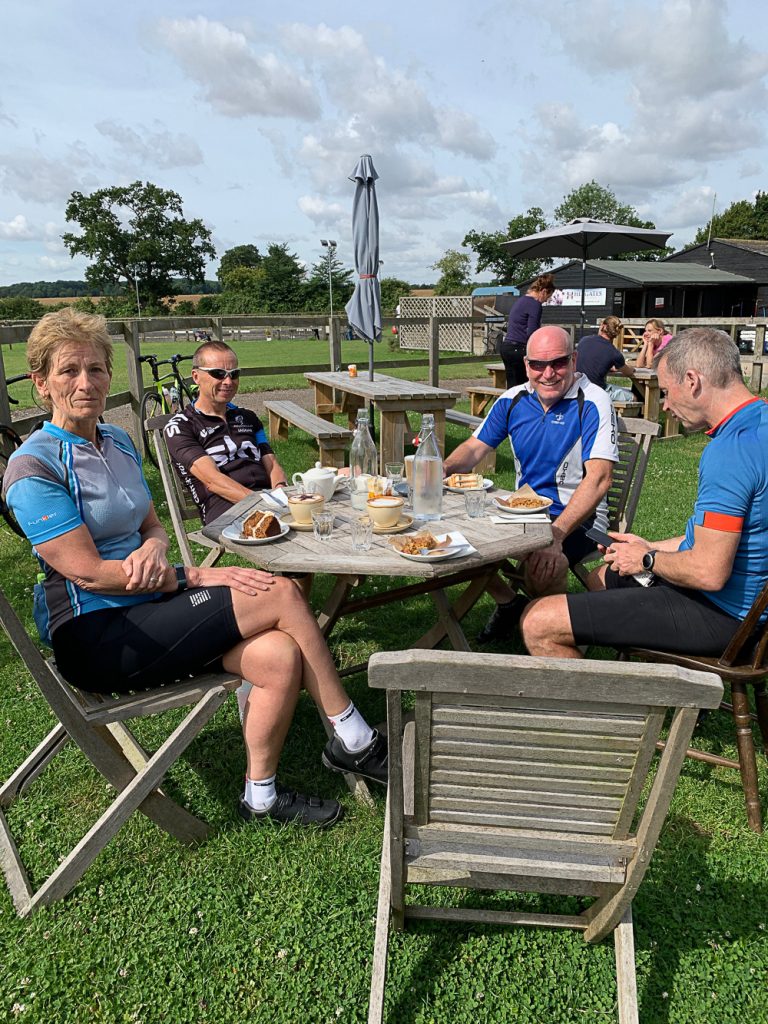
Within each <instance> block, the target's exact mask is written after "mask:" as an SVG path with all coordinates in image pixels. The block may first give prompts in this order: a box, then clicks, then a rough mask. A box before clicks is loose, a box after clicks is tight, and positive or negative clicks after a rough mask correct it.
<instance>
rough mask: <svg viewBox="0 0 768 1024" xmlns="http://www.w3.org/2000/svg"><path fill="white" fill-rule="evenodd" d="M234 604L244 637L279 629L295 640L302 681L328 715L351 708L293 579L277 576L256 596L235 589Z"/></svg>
mask: <svg viewBox="0 0 768 1024" xmlns="http://www.w3.org/2000/svg"><path fill="white" fill-rule="evenodd" d="M232 606H233V609H234V612H235V617H236V619H237V625H238V628H239V629H240V632H241V633H242V634H243V636H244V637H252V636H255V635H257V634H259V633H263V632H265V631H267V630H270V629H277V630H280V631H281V632H283V633H287V635H288V636H289V637H291V638H292V639H293V640H295V642H296V645H297V646H298V648H299V651H300V652H301V657H302V665H301V684H302V685H303V686H304V688H305V689H306V690H307V692H308V693H309V695H310V696H311V697H312V699H313V700H314V702H315V703H316V704H317V705H318V707H320V708H321V709H322V710H323V711H324V712H325V714H326V715H338V714H339V713H340V712H341V711H343V710H344V709H345V708H346V707H348V705H349V696H348V695H347V692H346V690H345V689H344V687H343V686H342V685H341V680H340V679H339V674H338V672H337V671H336V666H335V665H334V664H333V658H331V652H330V651H329V650H328V647H327V645H326V643H325V640H324V639H323V635H322V633H321V632H320V628H319V626H318V625H317V620H316V619H315V616H314V615H313V613H312V609H311V608H310V607H309V605H308V604H307V602H306V601H305V599H304V598H303V597H302V595H301V593H300V591H299V589H298V587H296V586H294V584H293V582H292V581H291V580H289V579H286V578H285V577H279V578H278V577H276V578H275V580H274V584H273V586H272V587H270V590H269V592H268V593H265V592H263V591H262V592H260V593H258V594H256V595H255V596H248V595H246V594H243V593H241V592H240V591H237V590H233V591H232ZM262 670H263V664H262ZM246 678H249V677H248V676H246ZM250 681H251V682H253V678H250Z"/></svg>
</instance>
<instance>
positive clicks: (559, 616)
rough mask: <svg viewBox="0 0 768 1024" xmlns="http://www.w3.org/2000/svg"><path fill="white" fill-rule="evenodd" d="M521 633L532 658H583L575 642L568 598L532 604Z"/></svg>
mask: <svg viewBox="0 0 768 1024" xmlns="http://www.w3.org/2000/svg"><path fill="white" fill-rule="evenodd" d="M520 630H521V632H522V634H523V641H524V642H525V646H526V647H527V648H528V651H529V653H530V654H536V655H541V656H543V657H548V658H581V657H583V655H582V653H581V651H580V650H579V649H578V647H577V646H576V641H575V640H574V638H573V633H572V631H571V619H570V616H569V614H568V601H567V599H566V597H565V595H564V594H558V595H556V596H554V597H542V598H540V599H539V600H537V601H532V602H531V604H529V605H528V607H527V608H526V609H525V611H524V612H523V615H522V618H521V619H520Z"/></svg>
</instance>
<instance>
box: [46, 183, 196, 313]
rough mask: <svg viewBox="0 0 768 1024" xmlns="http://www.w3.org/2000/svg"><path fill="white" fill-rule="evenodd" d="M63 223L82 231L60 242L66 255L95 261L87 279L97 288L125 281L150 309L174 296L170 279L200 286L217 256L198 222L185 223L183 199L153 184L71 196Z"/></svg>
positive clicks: (70, 234)
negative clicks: (207, 264)
mask: <svg viewBox="0 0 768 1024" xmlns="http://www.w3.org/2000/svg"><path fill="white" fill-rule="evenodd" d="M66 218H67V220H68V221H72V222H74V223H75V224H77V225H78V227H79V229H80V230H79V232H78V233H75V232H71V231H68V232H65V234H63V235H62V236H61V237H62V240H63V242H64V244H65V245H66V247H67V248H68V249H69V252H70V255H71V256H87V257H89V258H90V259H92V260H93V263H92V264H91V265H90V266H89V267H88V269H87V270H86V272H85V276H86V279H87V280H88V281H89V282H90V283H91V284H93V285H98V286H104V285H107V284H116V283H117V282H119V281H120V280H121V279H125V281H126V282H127V284H128V287H129V290H130V292H131V293H135V291H136V287H137V285H138V291H139V294H140V295H141V296H142V299H143V303H144V305H146V306H149V307H152V306H160V305H161V304H162V300H163V298H164V297H165V296H167V295H172V294H174V292H175V290H176V288H175V283H174V278H179V277H185V278H188V279H189V280H191V281H194V282H197V281H203V280H204V277H205V266H206V263H207V262H208V261H209V260H212V259H214V258H215V256H216V250H215V249H214V247H213V245H212V243H211V234H210V232H209V231H208V229H207V228H206V227H205V225H204V224H203V222H202V220H200V219H195V220H186V219H185V218H184V216H183V211H182V201H181V196H180V195H179V194H178V193H177V192H172V191H170V190H168V189H162V188H159V187H158V186H157V185H153V184H152V183H151V182H141V181H134V182H133V183H132V184H131V185H116V186H113V187H112V188H103V189H98V190H97V191H96V192H92V193H91V194H90V195H85V194H83V193H82V192H73V193H72V195H71V196H70V199H69V202H68V203H67V208H66Z"/></svg>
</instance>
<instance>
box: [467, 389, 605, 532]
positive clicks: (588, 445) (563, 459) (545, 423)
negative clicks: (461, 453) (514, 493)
mask: <svg viewBox="0 0 768 1024" xmlns="http://www.w3.org/2000/svg"><path fill="white" fill-rule="evenodd" d="M580 391H581V393H582V396H583V397H582V398H581V399H579V392H580ZM518 395H519V396H520V397H519V398H518ZM616 433H617V426H616V414H615V412H614V410H613V406H612V405H611V402H610V399H609V398H608V395H607V394H606V393H605V391H602V390H601V389H600V388H599V387H597V385H595V384H592V383H591V381H589V380H588V379H587V378H586V377H584V376H583V375H582V374H580V373H577V374H576V377H575V380H574V382H573V384H572V385H571V387H570V388H569V390H568V391H567V392H566V393H565V395H564V396H563V397H562V398H561V399H560V401H559V402H557V404H556V405H553V406H552V407H551V408H550V409H548V410H546V411H545V410H544V408H543V407H542V405H541V402H539V399H538V396H537V394H536V392H535V391H534V390H533V388H532V387H531V384H530V383H526V384H520V385H518V386H517V387H514V388H510V389H509V390H508V391H505V392H504V394H503V395H501V396H500V397H499V398H497V399H496V403H495V404H494V406H493V408H492V409H491V411H490V413H489V414H488V415H487V416H486V418H485V420H484V421H483V422H482V423H481V424H480V426H479V427H478V428H477V430H476V431H475V433H474V436H475V437H476V438H477V439H478V440H480V441H482V442H483V443H484V444H487V445H490V447H491V448H497V447H498V446H499V445H500V444H501V443H502V441H503V440H504V439H505V438H506V437H509V441H510V444H511V446H512V454H513V456H514V459H515V474H516V476H517V486H518V487H522V486H523V485H524V484H529V485H530V486H531V487H532V488H533V489H534V491H536V493H537V494H541V495H544V496H546V497H548V498H551V499H552V502H553V504H552V506H551V509H550V511H551V513H552V515H553V516H559V515H560V513H561V512H562V511H563V509H564V508H565V506H566V505H567V504H568V502H569V501H570V499H571V496H572V495H573V492H574V491H575V490H576V488H577V487H578V486H579V484H580V483H581V481H582V480H583V478H584V472H585V470H584V463H585V462H588V461H589V459H606V460H607V461H609V462H618V460H619V452H618V448H617V444H616ZM585 525H587V526H590V525H595V526H597V527H599V528H600V529H605V528H606V527H607V525H608V507H607V503H606V501H605V499H603V500H602V501H601V502H600V504H599V505H598V506H597V509H596V512H595V517H594V520H593V521H592V522H588V523H586V524H585Z"/></svg>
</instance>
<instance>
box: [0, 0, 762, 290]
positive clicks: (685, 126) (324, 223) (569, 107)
mask: <svg viewBox="0 0 768 1024" xmlns="http://www.w3.org/2000/svg"><path fill="white" fill-rule="evenodd" d="M2 14H3V31H2V35H0V69H1V70H2V82H3V86H2V90H0V285H6V284H13V283H15V282H18V281H38V280H56V279H59V278H61V279H66V280H73V279H82V278H83V277H84V273H85V268H86V266H87V261H86V260H84V259H81V258H79V257H78V258H77V259H74V260H73V259H71V258H70V256H69V254H68V252H67V250H66V249H65V248H64V246H63V244H62V242H61V237H60V236H61V234H62V232H63V231H66V230H72V228H73V225H71V224H67V222H66V220H65V208H66V205H67V201H68V199H69V196H70V194H71V193H72V192H73V191H75V190H77V191H80V192H84V193H90V192H92V191H94V190H96V189H99V188H106V187H109V186H112V185H118V184H128V183H130V182H132V181H136V180H139V179H140V180H143V181H151V182H153V183H154V184H156V185H159V186H160V187H162V188H166V189H172V190H174V191H176V192H178V193H179V195H180V196H181V198H182V200H183V206H184V214H185V216H187V217H190V218H192V217H200V218H202V219H203V221H204V223H205V224H206V226H207V227H208V229H209V230H210V231H211V233H212V238H213V243H214V245H215V248H216V251H217V254H218V255H219V256H221V254H222V253H224V252H225V251H226V250H227V249H229V248H232V247H233V246H236V245H243V244H255V245H256V246H258V248H259V249H260V250H261V251H262V252H263V251H265V250H266V247H267V246H268V245H269V244H270V243H272V242H279V243H283V242H285V243H287V244H288V246H289V249H290V251H291V252H294V253H296V254H297V255H298V257H299V258H300V260H302V261H303V262H305V263H306V264H307V265H308V266H310V265H312V264H314V263H315V262H317V260H318V259H319V258H320V257H321V255H322V253H323V249H322V247H321V245H320V239H321V238H332V239H335V240H336V241H337V242H338V251H337V255H338V257H339V259H341V260H342V261H343V262H344V263H345V264H346V265H347V266H349V267H351V266H353V259H352V241H351V210H352V193H353V185H352V183H351V182H350V181H349V175H350V173H351V172H352V170H353V169H354V167H355V164H356V162H357V159H358V157H359V156H360V155H361V154H362V153H370V154H371V156H372V158H373V162H374V165H375V167H376V170H377V171H378V174H379V180H378V182H377V195H378V201H379V211H380V218H381V250H380V256H381V259H382V260H383V266H382V268H381V275H382V276H386V277H390V276H394V277H399V278H404V279H405V280H407V281H410V282H412V283H418V282H429V281H434V280H435V279H436V277H437V276H438V272H437V271H435V270H434V269H433V267H432V265H433V264H434V263H435V261H436V260H438V259H440V257H441V256H442V255H443V254H444V253H445V251H446V250H447V249H449V248H452V249H460V248H461V242H462V240H463V238H464V236H465V234H466V232H467V231H468V230H471V229H475V230H478V231H500V230H504V229H505V228H506V225H507V223H508V221H509V220H510V218H511V217H514V216H516V215H517V214H519V213H523V212H524V211H526V210H527V209H528V208H529V207H531V206H539V207H541V208H542V209H543V210H544V212H545V215H546V216H547V217H548V218H550V219H551V218H552V216H553V211H554V208H555V207H556V206H557V205H558V204H559V203H560V202H561V200H562V199H563V197H564V196H565V195H566V194H567V193H568V192H570V191H571V190H572V189H574V188H576V187H577V186H579V185H581V184H583V183H584V182H587V181H590V180H591V179H593V178H594V179H595V180H596V181H598V182H599V183H600V184H601V185H603V186H605V187H608V188H610V189H612V190H613V191H614V192H615V194H616V196H617V197H618V199H619V200H620V201H621V202H622V203H629V204H631V205H632V206H634V207H635V208H636V209H637V211H638V213H639V214H640V215H641V216H642V217H643V218H646V219H649V220H651V221H653V222H654V223H655V224H656V226H657V227H659V228H663V229H666V230H669V231H672V232H674V235H673V237H672V240H671V242H672V244H674V245H675V246H676V247H679V246H681V245H683V244H684V243H686V242H689V241H691V240H692V238H693V236H694V234H695V233H696V231H697V229H698V228H700V227H701V226H702V225H706V224H707V222H708V220H709V218H710V216H711V213H712V209H713V203H714V204H715V209H716V210H717V211H718V212H722V211H723V210H724V209H725V208H726V207H727V206H728V205H729V204H730V203H732V202H734V201H736V200H740V199H752V198H753V197H754V195H755V193H756V192H757V191H759V190H768V139H767V138H766V117H765V111H766V109H768V104H767V103H766V79H767V76H768V49H767V48H766V47H765V45H764V42H763V39H764V12H763V5H762V4H760V5H758V2H757V0H665V2H661V3H658V2H655V0H551V2H550V3H549V4H546V5H543V6H542V5H541V4H535V3H530V2H526V3H522V2H518V0H503V2H493V0H476V2H475V3H473V4H467V3H466V2H462V3H459V2H457V0H441V2H440V3H437V2H433V3H419V2H414V0H411V2H408V3H406V2H404V0H389V2H388V3H387V4H384V5H373V4H360V3H351V2H350V3H348V2H340V0H326V2H325V3H322V2H321V3H318V2H317V0H315V2H312V3H309V2H305V0H292V2H291V3H289V4H286V5H285V7H283V6H282V4H275V3H274V2H270V3H267V2H266V0H250V2H246V0H218V2H217V3H216V4H210V3H209V4H205V3H202V4H198V5H196V6H195V5H194V3H190V2H189V0H184V2H181V0H153V2H148V0H133V2H132V3H130V4H117V3H114V2H111V3H110V2H109V0H100V2H99V3H95V2H93V0H77V2H73V0H56V2H54V0H34V2H28V0H5V2H4V3H3V7H2ZM217 265H218V264H217V263H215V262H214V263H212V264H210V265H209V267H208V268H207V271H206V276H207V277H209V278H213V277H214V276H215V271H216V268H217ZM480 276H481V277H483V276H485V277H486V278H487V277H488V276H489V275H488V274H487V273H486V274H485V275H480Z"/></svg>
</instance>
